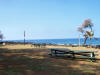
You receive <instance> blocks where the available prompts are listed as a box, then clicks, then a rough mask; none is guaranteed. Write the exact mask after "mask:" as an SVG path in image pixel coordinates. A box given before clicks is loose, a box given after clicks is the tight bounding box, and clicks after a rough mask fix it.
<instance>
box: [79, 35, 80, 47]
mask: <svg viewBox="0 0 100 75" xmlns="http://www.w3.org/2000/svg"><path fill="white" fill-rule="evenodd" d="M79 47H80V35H79Z"/></svg>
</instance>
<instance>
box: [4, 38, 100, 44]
mask: <svg viewBox="0 0 100 75" xmlns="http://www.w3.org/2000/svg"><path fill="white" fill-rule="evenodd" d="M5 41H11V42H24V41H23V40H5ZM26 42H30V43H46V44H66V45H69V44H75V45H78V44H79V40H78V39H40V40H26ZM83 42H84V39H80V44H83ZM89 43H90V41H89V39H88V40H87V43H86V44H89ZM92 45H100V38H98V40H97V41H96V40H95V39H92Z"/></svg>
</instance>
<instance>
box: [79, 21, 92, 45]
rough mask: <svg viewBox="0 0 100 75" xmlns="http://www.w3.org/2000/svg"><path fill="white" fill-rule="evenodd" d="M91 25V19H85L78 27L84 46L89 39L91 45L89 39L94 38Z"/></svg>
mask: <svg viewBox="0 0 100 75" xmlns="http://www.w3.org/2000/svg"><path fill="white" fill-rule="evenodd" d="M93 26H94V25H93V23H92V21H91V19H86V20H84V22H83V24H82V25H81V26H80V27H78V31H79V32H81V33H82V35H83V37H84V43H83V44H84V45H85V44H86V41H87V39H88V38H89V39H90V44H91V39H92V37H94V31H93V28H92V27H93Z"/></svg>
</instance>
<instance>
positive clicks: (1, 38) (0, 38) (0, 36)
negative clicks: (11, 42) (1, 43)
mask: <svg viewBox="0 0 100 75" xmlns="http://www.w3.org/2000/svg"><path fill="white" fill-rule="evenodd" d="M3 38H4V37H3V34H2V33H1V31H0V40H3Z"/></svg>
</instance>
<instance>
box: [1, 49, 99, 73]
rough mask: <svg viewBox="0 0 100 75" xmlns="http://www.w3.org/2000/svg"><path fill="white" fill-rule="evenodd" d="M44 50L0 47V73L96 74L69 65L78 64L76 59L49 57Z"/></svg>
mask: <svg viewBox="0 0 100 75" xmlns="http://www.w3.org/2000/svg"><path fill="white" fill-rule="evenodd" d="M45 52H46V50H43V49H42V50H41V49H21V50H9V49H0V75H96V73H95V72H84V71H83V70H81V69H80V68H79V67H78V68H75V67H71V65H78V64H79V62H78V61H76V59H75V60H72V59H71V58H68V59H67V58H63V57H61V58H58V57H55V58H50V57H49V56H48V55H47V54H48V53H45ZM47 52H48V51H47ZM30 56H31V57H34V56H38V57H41V56H43V57H44V58H31V57H30ZM81 66H83V64H82V65H81ZM85 66H87V65H85ZM93 67H94V66H93ZM97 67H98V68H99V66H96V67H95V69H94V70H98V69H97ZM87 68H88V67H87Z"/></svg>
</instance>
